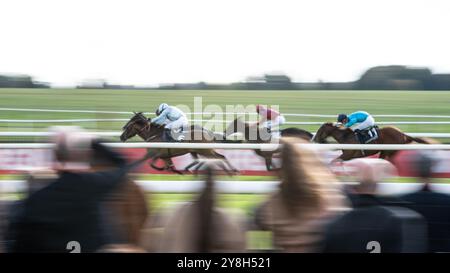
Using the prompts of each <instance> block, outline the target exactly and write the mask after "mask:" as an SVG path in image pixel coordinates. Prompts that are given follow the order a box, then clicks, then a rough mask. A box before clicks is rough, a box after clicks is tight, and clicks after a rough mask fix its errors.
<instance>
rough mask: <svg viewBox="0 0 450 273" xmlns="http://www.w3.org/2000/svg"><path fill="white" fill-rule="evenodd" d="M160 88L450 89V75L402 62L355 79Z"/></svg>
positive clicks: (282, 78)
mask: <svg viewBox="0 0 450 273" xmlns="http://www.w3.org/2000/svg"><path fill="white" fill-rule="evenodd" d="M158 89H192V90H197V89H206V90H450V74H433V73H432V72H431V70H430V69H428V68H415V67H408V66H403V65H391V66H377V67H373V68H370V69H368V70H367V71H366V72H365V73H364V74H363V75H362V76H361V77H360V78H359V79H358V80H356V81H352V82H323V81H318V82H293V81H292V80H291V78H289V77H288V76H286V75H264V76H263V77H250V78H247V80H246V81H244V82H238V83H231V84H224V85H214V84H207V83H205V82H200V83H188V84H173V85H165V86H160V87H158Z"/></svg>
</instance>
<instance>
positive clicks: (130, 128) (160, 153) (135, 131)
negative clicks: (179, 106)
mask: <svg viewBox="0 0 450 273" xmlns="http://www.w3.org/2000/svg"><path fill="white" fill-rule="evenodd" d="M122 130H123V133H122V134H121V136H120V140H121V141H123V142H125V141H127V140H128V139H130V138H132V137H134V136H136V135H138V136H139V137H141V138H142V139H143V140H144V141H146V142H162V136H163V133H164V125H162V126H159V125H156V124H153V123H151V120H149V119H147V118H146V117H145V116H144V115H143V114H142V112H138V113H136V112H134V116H133V117H132V118H131V119H130V120H129V121H128V122H127V123H126V124H125V126H123V128H122ZM187 139H188V140H187V141H189V142H197V143H212V142H215V140H216V136H215V135H214V133H212V132H210V131H208V130H206V129H204V128H202V127H200V126H196V125H192V126H191V127H190V128H189V130H188V132H187ZM154 152H155V154H154V155H153V157H152V158H151V159H152V160H151V163H150V166H151V167H152V168H154V169H156V170H160V171H162V170H170V171H172V172H175V173H178V174H182V173H181V172H180V171H178V170H176V169H175V166H174V164H173V161H172V158H173V157H177V156H181V155H185V154H188V153H190V154H191V155H192V157H193V158H194V161H193V162H192V163H191V164H189V165H188V166H186V168H185V169H184V170H185V171H189V169H190V168H192V167H194V166H196V165H199V166H197V169H198V168H199V167H200V165H202V164H203V163H200V162H199V157H198V156H199V155H201V156H204V157H206V158H209V159H219V160H221V161H222V162H224V163H225V165H226V166H225V165H223V163H222V167H223V170H224V171H225V172H227V173H228V174H231V173H230V171H229V169H230V170H231V172H233V173H237V170H236V169H235V168H234V167H233V166H232V165H231V163H230V162H229V161H228V160H227V158H226V157H225V156H224V155H222V154H220V153H218V152H216V151H215V150H213V149H170V148H160V149H155V150H154ZM157 159H161V160H163V161H164V162H165V166H164V167H163V168H160V167H157V166H155V165H154V162H156V160H157ZM227 167H228V168H229V169H227Z"/></svg>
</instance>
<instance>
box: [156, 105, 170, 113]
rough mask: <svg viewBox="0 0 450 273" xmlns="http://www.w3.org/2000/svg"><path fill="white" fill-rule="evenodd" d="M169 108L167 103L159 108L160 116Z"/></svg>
mask: <svg viewBox="0 0 450 273" xmlns="http://www.w3.org/2000/svg"><path fill="white" fill-rule="evenodd" d="M167 107H169V105H168V104H167V103H161V104H160V105H159V107H158V111H157V113H158V115H159V114H161V113H162V111H164V110H166V108H167Z"/></svg>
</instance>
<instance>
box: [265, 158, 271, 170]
mask: <svg viewBox="0 0 450 273" xmlns="http://www.w3.org/2000/svg"><path fill="white" fill-rule="evenodd" d="M264 161H265V162H266V169H267V170H268V171H271V170H272V156H270V157H268V156H265V157H264Z"/></svg>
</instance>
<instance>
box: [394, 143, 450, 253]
mask: <svg viewBox="0 0 450 273" xmlns="http://www.w3.org/2000/svg"><path fill="white" fill-rule="evenodd" d="M436 160H437V158H436V157H435V154H432V153H430V152H421V153H419V154H418V155H417V157H416V159H415V160H413V164H414V166H413V167H414V168H415V169H416V170H417V174H418V177H419V179H420V182H421V183H423V187H422V188H421V190H419V191H418V192H414V193H411V194H406V195H403V196H401V197H400V198H401V199H402V200H404V201H406V202H407V204H406V205H405V206H406V207H408V208H410V209H413V210H415V211H417V212H418V213H420V214H421V215H423V216H424V217H425V219H426V220H427V222H428V247H429V249H428V250H429V252H450V195H448V194H444V193H439V192H433V191H432V190H431V188H430V184H431V183H432V181H431V177H432V173H433V172H432V171H433V166H434V165H435V163H436Z"/></svg>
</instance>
